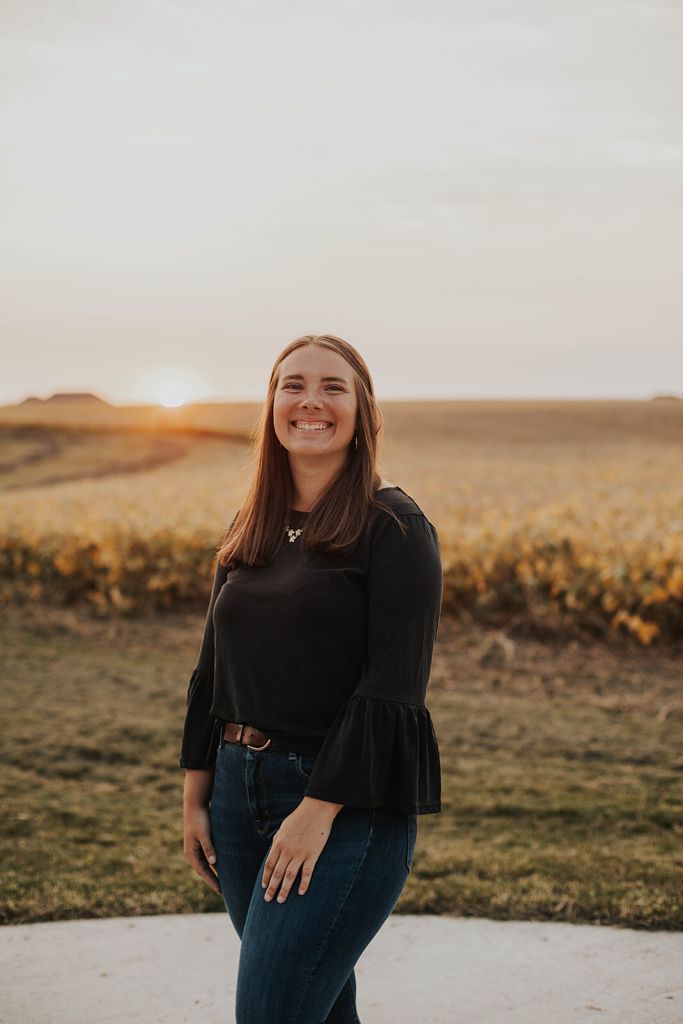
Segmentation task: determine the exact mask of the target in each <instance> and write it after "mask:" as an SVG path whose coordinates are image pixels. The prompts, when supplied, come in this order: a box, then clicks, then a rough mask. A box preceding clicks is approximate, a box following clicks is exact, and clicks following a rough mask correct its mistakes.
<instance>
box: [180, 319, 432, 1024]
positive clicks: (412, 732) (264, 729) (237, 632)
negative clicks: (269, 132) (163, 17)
mask: <svg viewBox="0 0 683 1024" xmlns="http://www.w3.org/2000/svg"><path fill="white" fill-rule="evenodd" d="M380 426H381V419H380V414H379V410H378V407H377V405H376V402H375V396H374V389H373V385H372V380H371V377H370V373H369V371H368V368H367V366H366V364H365V362H364V361H363V359H362V358H361V356H360V355H359V354H358V352H357V351H356V350H355V349H354V348H353V347H352V346H351V345H349V344H348V343H347V342H345V341H344V340H343V339H341V338H338V337H336V336H334V335H305V336H304V337H301V338H297V339H296V340H295V341H293V342H291V343H290V344H289V345H288V346H287V347H286V348H285V349H284V351H283V352H282V353H281V355H280V356H279V357H278V359H277V360H276V362H275V365H274V367H273V371H272V373H271V377H270V382H269V386H268V397H267V400H266V402H265V404H264V408H263V413H262V420H261V423H260V425H259V427H258V430H257V433H256V438H255V439H256V450H257V464H256V468H255V472H254V479H253V483H252V486H251V488H250V491H249V493H248V495H247V498H246V500H245V501H244V503H243V504H242V507H241V508H240V510H239V512H238V513H237V515H236V516H235V518H234V519H233V521H232V522H231V524H230V526H229V527H228V529H227V531H226V534H225V536H224V538H223V542H222V545H221V547H220V550H219V552H218V561H217V565H216V570H215V577H214V583H213V589H212V592H211V599H210V602H209V609H208V613H207V617H206V626H205V630H204V637H203V640H202V644H201V648H200V652H199V658H198V660H197V664H196V667H195V669H194V671H193V672H192V675H191V678H190V683H189V687H188V694H187V712H186V719H185V726H184V730H183V739H182V747H181V753H180V759H179V764H180V767H181V768H185V769H186V773H185V788H184V853H185V856H186V858H187V860H188V861H189V863H190V864H191V865H192V867H193V868H194V870H195V871H196V872H197V874H198V875H199V876H200V877H201V878H202V879H203V880H204V881H205V882H207V884H208V885H209V886H210V887H211V888H212V889H214V891H215V892H217V893H219V894H220V895H221V896H222V898H223V901H224V903H225V906H226V909H227V912H228V914H229V915H230V918H231V921H232V924H233V925H234V927H235V929H236V931H237V933H238V934H239V936H240V939H241V947H240V960H239V967H238V977H237V991H236V1020H237V1024H263V1022H265V1021H268V1022H269V1024H320V1022H321V1021H327V1022H328V1024H357V1022H358V1021H359V1017H358V1014H357V1011H356V978H355V973H354V965H355V964H356V962H357V960H358V958H359V956H360V955H361V953H362V952H363V950H364V949H365V948H366V946H367V945H368V943H369V942H370V941H371V939H372V938H373V936H374V935H375V934H376V933H377V932H378V930H379V929H380V927H381V926H382V924H383V922H384V921H385V920H386V919H387V917H388V916H389V914H390V913H391V911H392V908H393V907H394V905H395V904H396V902H397V900H398V898H399V896H400V894H401V890H402V889H403V886H404V884H405V882H406V879H407V877H408V874H409V872H410V870H411V867H412V862H413V854H414V849H415V841H416V836H417V815H419V814H429V813H437V812H439V811H440V810H441V801H440V763H439V751H438V745H437V739H436V735H435V732H434V728H433V725H432V722H431V718H430V714H429V711H428V709H427V708H426V706H425V692H426V689H427V683H428V678H429V671H430V666H431V659H432V652H433V647H434V643H435V640H436V633H437V627H438V622H439V616H440V608H441V595H442V568H441V560H440V553H439V541H438V536H437V532H436V530H435V528H434V526H433V525H432V524H431V523H430V522H429V520H428V519H427V518H426V517H425V516H424V514H423V513H422V511H421V510H420V508H419V507H418V506H417V504H416V503H415V502H414V501H413V499H412V498H411V497H410V496H409V495H407V494H406V493H405V491H403V490H402V488H400V487H398V486H396V485H392V484H391V483H389V482H387V481H386V480H383V479H381V478H380V476H379V474H378V473H377V471H376V457H377V435H378V433H379V429H380ZM275 897H277V899H276V898H275Z"/></svg>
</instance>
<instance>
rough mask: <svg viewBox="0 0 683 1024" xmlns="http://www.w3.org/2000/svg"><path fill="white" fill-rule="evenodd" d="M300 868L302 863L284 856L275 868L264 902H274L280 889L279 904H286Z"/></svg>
mask: <svg viewBox="0 0 683 1024" xmlns="http://www.w3.org/2000/svg"><path fill="white" fill-rule="evenodd" d="M300 866H301V865H300V863H297V862H296V861H294V860H290V859H289V858H288V857H285V855H284V854H282V855H281V856H280V859H279V860H278V862H277V864H276V865H275V867H274V868H273V873H272V875H271V876H270V882H269V883H268V887H267V888H266V891H265V893H264V896H263V898H264V900H267V901H268V900H272V898H273V896H274V895H275V893H276V892H277V891H278V889H280V893H279V895H278V898H277V901H278V903H284V902H285V900H286V899H287V897H288V895H289V890H290V889H291V888H292V884H293V882H294V879H295V878H296V876H297V875H298V874H299V867H300ZM280 882H282V886H280Z"/></svg>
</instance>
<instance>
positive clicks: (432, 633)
mask: <svg viewBox="0 0 683 1024" xmlns="http://www.w3.org/2000/svg"><path fill="white" fill-rule="evenodd" d="M398 515H399V518H400V520H401V522H402V523H403V524H404V526H405V527H407V531H406V533H405V536H404V535H403V533H402V532H401V529H400V527H399V525H398V523H397V522H396V520H395V519H394V518H393V517H392V516H391V515H389V514H388V513H382V514H380V515H379V516H378V517H377V520H376V521H375V524H374V525H373V527H372V531H371V532H372V534H373V535H372V536H371V543H370V564H369V569H368V574H367V579H366V586H367V600H368V620H367V621H368V627H367V646H366V655H365V660H364V665H363V668H362V671H361V676H360V680H359V682H358V685H357V687H356V689H355V690H354V691H353V693H352V694H351V695H350V696H349V697H348V699H347V700H346V701H345V703H344V704H343V705H342V707H341V708H340V709H339V711H338V712H337V714H336V716H335V717H334V719H333V720H332V722H331V725H330V727H329V729H328V732H327V733H326V736H325V739H324V741H323V745H322V747H321V749H320V751H319V753H318V755H317V757H316V760H315V764H314V767H313V771H312V773H311V776H310V779H309V782H308V785H307V787H306V790H305V794H304V795H305V796H311V797H316V798H317V799H319V800H329V801H332V802H334V803H341V804H351V805H354V806H356V807H368V808H375V807H381V806H383V805H389V806H393V807H395V808H397V809H398V810H402V811H405V812H407V813H413V814H429V813H437V812H439V811H440V810H441V769H440V760H439V748H438V742H437V737H436V733H435V731H434V726H433V724H432V720H431V716H430V714H429V710H428V708H427V707H426V705H425V694H426V690H427V683H428V681H429V673H430V668H431V662H432V654H433V650H434V645H435V642H436V634H437V630H438V625H439V619H440V615H441V598H442V593H443V572H442V565H441V557H440V547H439V538H438V534H437V532H436V529H435V527H434V526H433V525H432V523H430V522H429V520H428V519H427V518H426V516H424V515H423V514H422V513H399V514H398Z"/></svg>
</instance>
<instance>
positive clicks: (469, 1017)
mask: <svg viewBox="0 0 683 1024" xmlns="http://www.w3.org/2000/svg"><path fill="white" fill-rule="evenodd" d="M238 957H239V939H238V937H237V935H236V933H235V932H234V931H233V929H232V925H231V924H230V920H229V918H228V917H227V914H222V913H216V914H176V915H169V916H164V917H135V918H107V919H104V920H87V921H64V922H55V923H45V924H28V925H8V926H4V927H2V928H0V963H1V965H2V981H1V982H0V986H1V990H2V999H1V1002H2V1010H1V1011H0V1018H1V1019H2V1021H3V1022H4V1024H124V1022H125V1024H134V1022H140V1024H143V1022H144V1024H233V1022H234V998H235V979H236V973H237V961H238ZM356 976H357V978H358V1011H359V1014H360V1017H361V1019H362V1021H363V1024H503V1022H504V1024H584V1022H598V1021H599V1022H600V1024H681V1022H682V1021H683V933H680V932H646V931H637V930H630V929H623V928H612V927H610V928H605V927H595V926H591V925H572V924H555V923H542V924H535V923H531V922H525V921H490V920H488V919H484V918H453V917H424V916H417V915H404V914H401V915H398V914H394V915H392V916H391V917H390V918H389V919H388V921H387V922H386V923H385V924H384V926H383V928H382V929H381V931H380V932H379V933H378V935H376V936H375V938H374V939H373V941H372V942H371V943H370V945H369V946H368V947H367V949H366V950H365V952H364V954H363V956H362V957H361V959H360V960H359V962H358V966H357V968H356ZM264 1024H266V1022H264Z"/></svg>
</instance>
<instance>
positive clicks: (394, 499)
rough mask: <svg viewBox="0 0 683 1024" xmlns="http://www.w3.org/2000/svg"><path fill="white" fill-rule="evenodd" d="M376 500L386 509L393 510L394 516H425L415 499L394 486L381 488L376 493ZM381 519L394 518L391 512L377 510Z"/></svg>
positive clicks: (396, 485)
mask: <svg viewBox="0 0 683 1024" xmlns="http://www.w3.org/2000/svg"><path fill="white" fill-rule="evenodd" d="M375 500H376V501H379V502H381V503H382V505H384V506H386V508H389V509H391V512H393V513H394V515H397V516H400V515H417V516H424V512H423V511H422V509H421V508H420V506H419V505H418V503H417V502H416V501H415V499H414V498H413V497H412V496H411V495H410V494H408V493H407V492H406V491H404V490H403V488H402V487H399V486H398V484H392V485H391V486H390V487H381V488H380V489H379V490H378V491H375ZM377 512H378V516H379V518H385V519H386V518H393V517H392V516H391V513H390V512H386V511H385V510H384V509H377Z"/></svg>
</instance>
